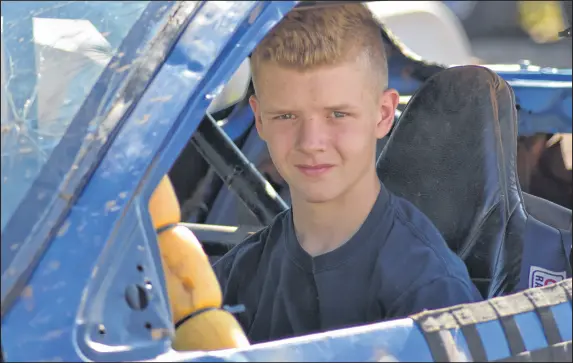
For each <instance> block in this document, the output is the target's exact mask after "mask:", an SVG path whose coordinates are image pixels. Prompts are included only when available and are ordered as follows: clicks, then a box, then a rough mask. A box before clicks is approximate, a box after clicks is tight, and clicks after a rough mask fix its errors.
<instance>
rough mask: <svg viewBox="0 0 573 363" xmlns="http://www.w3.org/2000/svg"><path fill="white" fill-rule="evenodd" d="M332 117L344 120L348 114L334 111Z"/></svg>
mask: <svg viewBox="0 0 573 363" xmlns="http://www.w3.org/2000/svg"><path fill="white" fill-rule="evenodd" d="M332 116H333V117H334V118H342V117H346V116H347V114H346V113H344V112H338V111H333V112H332Z"/></svg>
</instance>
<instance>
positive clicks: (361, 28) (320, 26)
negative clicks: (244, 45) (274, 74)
mask: <svg viewBox="0 0 573 363" xmlns="http://www.w3.org/2000/svg"><path fill="white" fill-rule="evenodd" d="M362 55H366V56H367V59H368V61H369V63H370V66H371V67H372V71H373V72H375V73H374V74H375V75H378V77H379V79H380V83H381V84H380V87H381V89H382V90H384V89H386V87H387V86H388V65H387V62H386V55H385V52H384V44H383V42H382V36H381V30H380V26H379V24H378V23H377V22H376V20H375V19H374V17H373V16H372V13H371V12H370V11H369V10H368V9H367V8H366V7H365V6H364V5H362V4H360V3H354V4H344V5H333V6H328V7H323V8H317V9H309V10H294V11H291V12H290V13H288V14H287V15H286V16H285V18H284V19H283V20H282V21H281V22H280V23H279V24H278V25H277V26H276V27H275V28H274V29H272V30H271V31H270V32H269V34H267V36H266V37H265V38H264V39H263V41H262V42H261V43H260V44H259V45H258V46H257V48H256V49H255V50H254V52H253V54H252V55H251V70H252V73H253V81H254V80H255V78H256V74H257V70H258V69H260V66H261V64H262V63H264V62H274V63H276V64H278V65H279V66H281V67H286V68H292V69H297V70H307V69H312V68H315V67H320V66H328V65H334V64H338V63H340V62H343V61H349V60H352V59H353V57H354V58H356V57H359V56H362Z"/></svg>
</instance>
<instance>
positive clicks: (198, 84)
mask: <svg viewBox="0 0 573 363" xmlns="http://www.w3.org/2000/svg"><path fill="white" fill-rule="evenodd" d="M14 4H18V3H14ZM296 4H297V2H296V1H280V2H256V1H240V2H206V1H197V2H171V1H169V2H149V4H148V5H146V6H147V7H146V8H145V9H140V14H141V15H140V16H139V17H137V20H135V21H134V22H133V26H132V27H131V28H130V29H129V32H127V33H126V35H125V36H124V37H123V38H121V39H120V40H121V44H119V45H118V47H117V51H116V52H115V53H114V56H113V58H112V60H111V61H110V63H109V65H108V66H107V67H106V68H105V69H104V70H103V71H102V73H101V74H100V75H99V78H97V81H96V82H95V83H94V86H93V87H92V88H91V90H90V91H89V93H88V94H87V96H86V97H85V99H84V100H82V102H81V107H79V108H78V109H77V111H76V112H75V113H74V115H73V118H72V119H71V122H70V124H69V126H68V127H67V129H66V132H65V133H64V134H63V136H61V138H60V139H59V140H56V141H52V143H51V144H50V143H48V141H46V140H44V142H46V143H48V144H50V145H53V146H51V148H52V150H51V151H50V153H49V156H48V157H47V158H46V160H45V161H43V162H42V163H39V164H38V161H37V160H36V159H35V157H32V156H30V157H28V156H26V155H24V154H22V153H21V150H19V149H18V148H17V147H16V146H14V148H13V149H9V150H7V151H5V150H4V146H3V151H2V152H3V156H2V158H3V160H2V164H3V166H2V179H3V188H2V190H3V191H2V214H3V222H2V242H1V252H2V257H1V258H2V266H1V269H2V271H1V273H2V276H1V283H2V284H1V299H2V338H1V339H2V349H3V354H4V358H5V359H6V360H8V361H50V360H52V361H88V360H94V361H95V360H106V361H109V360H115V361H140V360H160V361H161V360H166V361H167V360H168V361H221V360H230V361H233V360H234V361H250V360H253V361H259V360H261V361H262V360H309V361H343V360H379V359H381V358H383V357H385V356H389V357H390V356H391V357H394V358H395V359H398V360H400V361H402V360H405V361H433V359H432V357H431V355H430V352H429V349H428V347H427V344H426V343H425V341H424V340H423V336H422V334H421V332H420V330H419V328H418V327H417V326H416V325H415V324H413V322H412V320H411V319H402V320H398V321H394V322H385V323H379V324H374V325H371V326H366V327H358V328H351V329H346V330H343V331H339V332H327V333H323V334H318V335H316V336H313V337H311V338H304V339H302V338H296V339H293V340H285V341H283V342H276V343H272V344H270V345H260V346H253V347H252V348H249V349H248V350H243V351H225V352H218V353H201V352H188V353H180V352H174V351H172V350H171V348H170V339H171V335H172V334H173V327H172V324H171V312H170V308H169V304H168V301H167V293H166V289H165V285H164V278H163V273H162V270H161V267H160V266H161V264H160V263H161V262H160V259H159V251H158V246H157V243H156V235H155V230H154V229H153V226H152V224H151V220H150V217H149V213H148V212H147V201H148V200H149V197H150V195H151V193H152V192H153V190H154V188H155V186H156V185H157V184H158V182H159V180H160V179H161V178H162V177H163V176H164V175H165V174H166V173H167V172H168V171H169V168H170V166H171V165H172V164H173V163H174V162H175V160H176V158H177V156H178V154H179V152H180V151H181V150H182V149H183V147H184V146H185V145H186V143H187V141H188V140H189V138H190V137H191V135H192V134H193V132H194V131H195V130H196V129H197V127H198V125H199V123H200V121H201V120H202V117H203V115H204V113H205V111H206V109H207V107H208V106H209V104H210V102H211V100H212V98H213V97H214V95H216V93H217V91H218V90H219V89H220V87H221V85H223V84H225V83H226V81H227V80H228V79H229V78H230V77H231V75H232V74H233V72H234V71H235V70H236V69H237V68H238V66H239V65H240V63H241V61H242V60H244V59H245V58H246V57H247V56H248V55H249V54H250V53H251V52H252V50H253V49H254V47H255V46H256V45H257V44H258V42H259V41H260V40H261V39H262V38H263V37H264V35H265V34H266V33H267V32H268V31H269V30H270V29H271V28H272V27H273V26H274V25H275V24H277V23H278V22H279V21H280V20H281V19H282V17H284V15H285V14H286V13H287V12H288V11H290V10H291V9H292V8H293V7H294V6H295V5H296ZM11 6H17V5H12V4H10V3H2V10H3V11H2V12H3V13H5V7H6V9H8V10H9V8H10V7H11ZM5 23H6V22H5ZM118 70H123V71H122V72H119V71H118ZM499 73H500V74H502V75H503V77H504V78H506V79H507V80H508V81H510V84H512V86H513V87H514V89H515V93H516V97H517V100H518V103H520V104H521V105H522V108H521V110H522V111H523V114H522V116H521V117H520V132H522V133H524V134H528V133H532V132H535V131H541V132H571V70H528V69H518V70H515V71H499ZM390 82H391V86H393V87H396V88H398V89H399V90H400V91H401V92H403V93H409V92H412V91H413V90H415V89H416V88H417V87H418V84H416V83H415V82H413V81H411V80H401V79H400V77H394V78H391V81H390ZM244 112H248V111H244ZM242 117H245V116H244V115H243V116H242ZM247 118H248V117H247ZM3 125H4V122H3ZM235 127H237V128H244V129H246V127H248V123H247V122H246V121H244V122H236V123H229V125H228V126H227V127H226V128H225V131H226V132H227V133H228V134H230V135H240V134H242V132H241V131H242V130H244V129H237V130H235V129H234V128H235ZM3 142H4V141H3ZM4 154H5V155H6V156H5V155H4ZM5 161H6V162H9V161H14V163H13V164H14V165H12V166H11V168H8V166H7V165H8V164H6V165H4V164H5ZM29 165H34V166H35V167H37V168H38V170H39V171H38V172H37V173H36V175H32V176H27V174H26V172H25V171H26V169H27V168H29ZM5 190H6V193H5ZM22 190H23V191H22ZM18 193H20V194H22V195H21V196H20V197H16V195H17V194H18ZM10 198H14V201H13V202H10V200H11V199H10ZM5 200H6V203H5ZM140 263H146V264H147V265H148V266H155V268H154V269H152V270H150V271H149V270H148V272H147V273H148V274H147V275H146V276H145V278H146V279H148V280H150V281H151V283H152V285H153V291H154V293H153V298H152V299H151V301H150V306H149V307H148V308H147V309H145V310H142V311H133V310H130V309H129V307H128V306H127V304H126V303H125V299H124V288H125V286H127V285H129V284H131V283H134V282H135V281H139V279H140V278H141V276H140V274H139V272H138V271H137V270H136V266H137V265H138V264H140ZM553 309H554V313H555V314H556V316H558V317H559V324H560V325H559V327H560V329H561V332H562V336H564V337H565V338H566V339H568V340H571V324H570V321H571V306H570V304H568V303H564V304H560V305H557V306H555V307H554V308H553ZM533 314H534V313H526V314H522V315H521V316H520V317H519V318H518V319H517V321H518V324H519V327H520V329H522V331H523V334H524V341H525V342H526V345H527V348H528V349H536V348H539V347H543V346H546V345H547V342H546V341H545V340H544V339H545V338H544V337H543V335H542V334H540V333H539V331H536V330H535V329H530V328H528V326H530V325H531V324H533V325H535V324H537V325H538V324H539V322H538V321H537V320H536V319H537V318H536V317H535V316H534V315H533ZM102 325H103V326H105V327H106V330H105V332H102V331H101V326H102ZM146 326H147V327H152V330H153V332H159V333H158V334H159V335H157V334H151V333H150V329H149V328H146ZM479 331H480V335H481V336H482V338H483V339H484V340H485V341H486V343H485V345H486V346H487V353H488V357H489V358H491V359H497V358H504V357H507V356H508V355H509V350H508V347H507V344H506V342H505V340H504V339H499V337H500V334H502V332H501V327H500V324H499V323H498V322H491V323H485V324H483V325H481V327H480V328H479ZM455 336H457V337H458V338H457V339H459V345H460V347H462V348H460V349H462V350H463V351H464V352H466V353H467V349H465V348H463V347H464V346H465V344H466V343H464V338H463V335H455ZM468 359H470V358H468Z"/></svg>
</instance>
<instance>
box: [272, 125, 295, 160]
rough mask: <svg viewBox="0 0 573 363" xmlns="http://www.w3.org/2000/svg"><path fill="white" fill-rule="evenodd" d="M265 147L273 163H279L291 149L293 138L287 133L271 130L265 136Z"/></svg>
mask: <svg viewBox="0 0 573 363" xmlns="http://www.w3.org/2000/svg"><path fill="white" fill-rule="evenodd" d="M267 148H268V149H269V153H270V154H271V157H272V159H273V161H274V162H275V164H277V163H281V162H283V161H284V160H285V159H286V158H287V157H288V154H289V151H290V150H292V149H293V139H292V137H291V135H290V134H289V133H285V132H283V133H281V132H272V133H271V134H270V135H269V136H268V137H267Z"/></svg>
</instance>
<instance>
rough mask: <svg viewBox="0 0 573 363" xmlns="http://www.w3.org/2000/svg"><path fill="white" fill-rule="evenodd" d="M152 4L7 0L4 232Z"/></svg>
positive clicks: (3, 32) (4, 28)
mask: <svg viewBox="0 0 573 363" xmlns="http://www.w3.org/2000/svg"><path fill="white" fill-rule="evenodd" d="M148 3H149V2H147V1H134V2H131V1H114V2H103V1H47V2H43V1H42V2H40V1H37V2H32V1H30V2H29V1H26V2H20V1H10V2H2V17H1V22H2V23H1V45H2V49H1V57H0V58H1V60H2V93H1V94H2V96H1V97H2V99H1V102H2V103H1V107H2V110H1V120H2V146H1V149H2V159H1V165H2V167H1V168H2V189H1V190H2V213H1V216H2V230H4V227H5V225H6V223H7V222H8V221H9V220H10V217H11V216H12V215H13V213H14V211H15V210H16V208H17V206H18V204H19V203H21V201H22V200H23V198H24V196H25V195H26V192H27V191H28V190H29V189H30V187H31V186H32V184H33V183H34V182H35V180H36V178H37V177H38V175H39V172H40V170H41V169H42V167H43V166H44V165H45V164H46V162H47V161H48V159H49V157H50V154H51V153H52V151H53V150H54V148H55V147H56V146H57V145H58V143H59V142H60V141H61V140H62V136H63V135H64V134H65V133H66V130H67V128H68V126H69V125H70V122H71V121H72V120H73V118H74V115H75V114H76V113H77V112H78V110H79V108H80V107H81V105H82V103H83V102H84V101H85V99H86V97H87V95H88V94H89V92H90V91H91V89H92V87H93V86H94V84H95V82H96V81H97V79H98V77H99V76H100V75H101V73H102V72H103V70H104V68H105V67H106V66H107V64H108V63H109V61H110V59H111V58H112V56H113V55H114V54H115V53H116V51H117V49H118V47H119V45H120V44H121V42H122V40H123V39H124V38H125V36H126V35H127V33H128V31H129V30H130V28H131V27H132V26H133V25H134V23H135V22H136V21H137V19H138V18H139V17H140V16H141V14H142V12H143V10H144V9H145V7H146V6H147V4H148ZM70 136H71V137H83V135H76V136H74V135H69V136H68V137H70ZM63 177H64V175H61V178H63Z"/></svg>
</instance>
